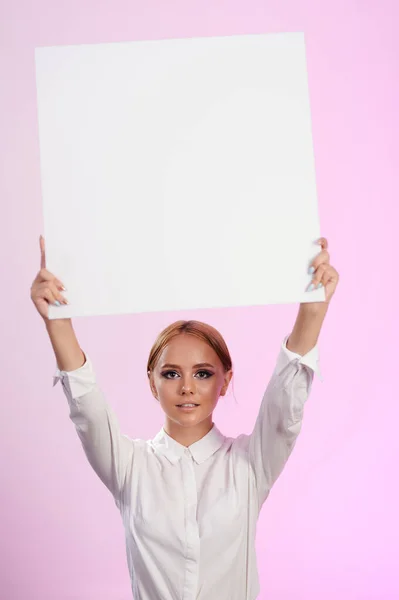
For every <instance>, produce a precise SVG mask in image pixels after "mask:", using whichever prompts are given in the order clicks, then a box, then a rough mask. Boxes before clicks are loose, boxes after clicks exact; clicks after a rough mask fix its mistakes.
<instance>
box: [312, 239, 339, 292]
mask: <svg viewBox="0 0 399 600" xmlns="http://www.w3.org/2000/svg"><path fill="white" fill-rule="evenodd" d="M316 243H317V244H320V245H321V252H320V253H319V254H318V255H317V256H316V258H315V259H314V260H313V261H312V262H311V263H310V265H309V266H310V267H313V269H314V274H313V279H312V281H311V284H310V285H309V287H308V290H309V291H310V290H311V289H316V288H317V287H318V286H319V284H320V283H321V284H322V285H323V286H324V289H325V295H326V299H325V301H324V303H323V302H322V303H321V304H325V303H327V304H329V302H330V300H331V298H332V297H333V295H334V293H335V290H336V289H337V285H338V281H339V273H338V271H337V270H336V269H334V267H333V266H332V265H330V253H329V252H328V241H327V239H326V238H324V237H322V238H320V239H319V240H317V242H316ZM312 284H313V286H314V287H313V288H311V287H310V286H311V285H312ZM319 304H320V303H319Z"/></svg>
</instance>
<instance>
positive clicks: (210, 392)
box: [150, 333, 233, 427]
mask: <svg viewBox="0 0 399 600" xmlns="http://www.w3.org/2000/svg"><path fill="white" fill-rule="evenodd" d="M204 363H206V364H204ZM232 375H233V373H232V371H228V372H227V373H225V372H224V370H223V366H222V363H221V361H220V359H219V357H218V355H217V354H216V352H215V351H214V349H213V348H211V346H209V345H208V344H207V343H206V342H204V341H202V340H200V339H199V338H197V337H195V336H194V335H190V334H186V333H182V334H180V335H178V336H176V337H174V338H173V339H172V340H171V341H170V342H169V344H168V345H167V346H165V348H164V349H163V351H162V353H161V355H160V357H159V359H158V362H157V364H156V366H155V369H154V371H153V372H152V373H151V376H150V386H151V391H152V393H153V396H154V397H155V398H156V399H157V400H158V401H159V403H160V405H161V407H162V409H163V411H164V412H165V414H166V416H167V417H168V418H169V419H170V420H171V421H173V422H174V423H176V424H178V425H181V426H183V427H193V426H196V425H198V424H200V423H201V422H202V421H204V420H206V419H208V418H209V416H210V415H212V412H213V410H214V408H215V406H216V405H217V402H218V399H219V397H220V396H224V395H225V393H226V391H227V388H228V385H229V382H230V379H231V377H232ZM184 404H194V405H195V406H193V407H190V408H189V407H184V406H183V405H184Z"/></svg>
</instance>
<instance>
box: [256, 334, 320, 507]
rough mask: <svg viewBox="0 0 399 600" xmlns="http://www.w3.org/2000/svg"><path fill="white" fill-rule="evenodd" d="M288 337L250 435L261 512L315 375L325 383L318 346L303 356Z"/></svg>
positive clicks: (293, 437)
mask: <svg viewBox="0 0 399 600" xmlns="http://www.w3.org/2000/svg"><path fill="white" fill-rule="evenodd" d="M288 337H289V336H286V337H285V338H284V341H283V343H282V345H281V348H280V353H279V355H278V358H277V362H276V367H275V369H274V372H273V374H272V377H271V379H270V381H269V384H268V386H267V388H266V391H265V393H264V396H263V399H262V403H261V406H260V410H259V414H258V417H257V419H256V423H255V426H254V429H253V431H252V433H251V435H250V436H249V446H248V451H249V461H250V464H251V466H252V469H253V471H254V474H255V480H256V487H257V493H258V504H259V509H260V508H261V506H262V504H263V502H264V501H265V500H266V498H267V496H268V495H269V492H270V489H271V487H272V486H273V484H274V483H275V481H276V480H277V478H278V477H279V475H280V473H281V472H282V470H283V468H284V466H285V463H286V462H287V460H288V458H289V456H290V454H291V452H292V450H293V448H294V446H295V442H296V440H297V437H298V435H299V432H300V430H301V427H302V419H303V412H304V405H305V402H306V400H307V399H308V397H309V394H310V391H311V387H312V383H313V379H314V373H316V374H317V376H318V377H319V379H320V380H321V381H323V378H322V376H321V372H320V369H319V365H318V361H319V353H318V347H317V345H316V346H314V347H313V348H312V349H311V350H310V351H309V352H308V353H307V354H305V355H304V356H301V355H300V354H297V353H295V352H292V351H290V350H288V349H287V340H288Z"/></svg>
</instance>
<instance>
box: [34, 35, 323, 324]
mask: <svg viewBox="0 0 399 600" xmlns="http://www.w3.org/2000/svg"><path fill="white" fill-rule="evenodd" d="M35 58H36V81H37V99H38V118H39V140H40V157H41V177H42V197H43V213H44V237H45V239H46V254H47V268H48V270H49V271H51V272H52V273H54V274H55V275H56V276H57V277H58V278H59V279H60V280H61V281H62V282H63V283H64V284H65V286H66V287H67V290H68V291H67V293H66V294H65V295H66V297H67V299H68V300H69V302H70V305H69V306H62V307H60V308H57V307H50V312H49V317H50V318H51V319H53V318H58V317H59V318H66V317H76V316H84V315H105V314H121V313H138V312H151V311H174V310H182V309H203V308H214V307H230V306H244V305H246V306H248V305H265V304H276V303H293V302H295V303H296V302H308V301H312V302H313V301H322V300H324V299H325V294H324V289H323V288H322V289H320V290H315V291H313V292H306V287H307V286H308V284H309V283H310V281H311V276H310V275H308V272H307V269H308V266H309V262H310V261H311V260H312V259H313V258H314V257H315V256H316V255H317V254H318V252H319V251H320V247H319V246H316V245H315V244H314V241H315V240H316V239H317V238H319V237H320V228H319V220H318V208H317V195H316V183H315V168H314V156H313V144H312V133H311V117H310V106H309V96H308V84H307V70H306V56H305V43H304V36H303V34H302V33H286V34H285V33H284V34H268V35H238V36H228V37H210V38H187V39H169V40H159V41H158V40H156V41H136V42H128V43H110V44H96V45H80V46H59V47H45V48H37V49H36V51H35Z"/></svg>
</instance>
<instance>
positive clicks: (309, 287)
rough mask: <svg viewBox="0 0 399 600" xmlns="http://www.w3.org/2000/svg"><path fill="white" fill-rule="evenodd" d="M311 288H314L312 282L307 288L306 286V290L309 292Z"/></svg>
mask: <svg viewBox="0 0 399 600" xmlns="http://www.w3.org/2000/svg"><path fill="white" fill-rule="evenodd" d="M312 290H314V283H311V284H310V285H309V286H308V288H307V290H306V291H307V292H311V291H312Z"/></svg>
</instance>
